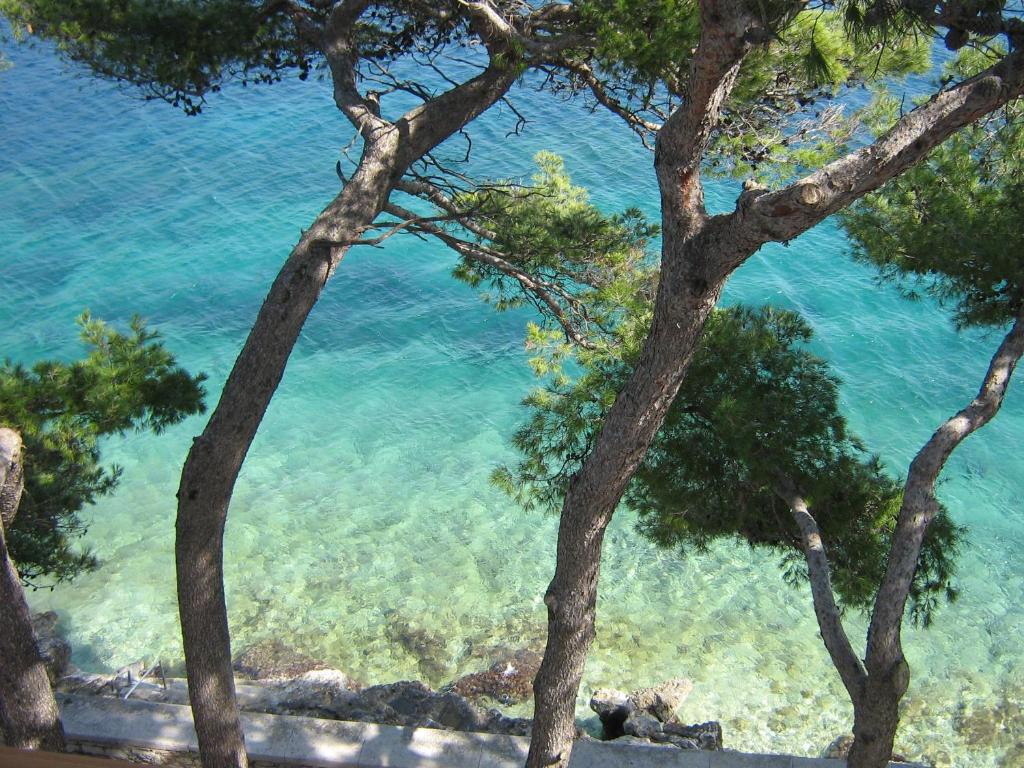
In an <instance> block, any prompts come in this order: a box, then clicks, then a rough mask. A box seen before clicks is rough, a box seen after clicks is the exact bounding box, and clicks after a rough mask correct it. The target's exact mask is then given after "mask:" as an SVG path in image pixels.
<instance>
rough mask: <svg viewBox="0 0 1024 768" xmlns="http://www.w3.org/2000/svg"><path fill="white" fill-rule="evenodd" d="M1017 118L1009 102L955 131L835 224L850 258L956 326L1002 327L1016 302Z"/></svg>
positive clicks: (1021, 185)
mask: <svg viewBox="0 0 1024 768" xmlns="http://www.w3.org/2000/svg"><path fill="white" fill-rule="evenodd" d="M1022 116H1024V112H1022V105H1021V104H1020V103H1018V102H1014V103H1012V104H1010V105H1009V106H1007V107H1006V108H1005V109H1004V110H1003V111H1002V112H1001V113H999V114H997V115H995V116H993V117H992V118H990V119H988V120H985V121H982V122H979V123H976V124H975V125H972V126H971V127H969V128H966V129H964V130H963V131H961V132H959V133H958V134H956V135H955V136H953V137H952V138H951V139H949V140H948V141H946V142H945V143H944V144H942V145H941V146H940V147H939V148H938V149H936V150H935V151H934V152H933V153H932V154H931V155H930V156H929V158H928V159H927V160H926V161H925V162H923V163H920V164H919V165H917V166H915V167H914V168H912V169H910V170H909V171H907V173H905V174H904V175H902V176H900V177H898V178H896V179H893V180H892V181H890V182H889V183H888V184H886V185H885V186H884V187H883V188H882V189H880V190H879V191H878V192H875V193H873V194H871V195H868V196H866V197H865V198H864V199H863V200H861V201H860V202H859V203H858V204H857V205H855V206H854V207H853V208H851V209H849V210H848V211H846V212H844V213H843V214H842V215H841V218H840V220H841V221H842V223H843V226H844V227H845V228H846V231H847V232H848V233H849V235H850V237H851V238H852V240H853V244H854V253H855V255H856V256H857V257H858V258H860V259H862V260H865V261H868V262H870V263H872V264H874V265H875V266H877V267H878V268H879V269H880V270H881V274H882V276H883V277H884V278H886V279H891V280H899V281H900V285H901V288H902V289H903V290H904V292H905V293H907V294H908V295H910V296H917V295H920V294H927V295H930V296H932V297H934V298H936V299H938V301H939V302H940V304H943V305H944V306H947V307H949V308H950V309H952V310H953V312H954V319H955V321H956V323H957V325H958V326H959V327H966V326H975V325H982V326H986V325H987V326H1001V325H1005V324H1006V323H1008V322H1009V321H1011V320H1012V319H1013V318H1014V317H1015V316H1016V314H1017V313H1018V312H1019V311H1020V309H1021V306H1022V304H1024V258H1022V254H1024V194H1022V193H1024V123H1022V121H1021V118H1022Z"/></svg>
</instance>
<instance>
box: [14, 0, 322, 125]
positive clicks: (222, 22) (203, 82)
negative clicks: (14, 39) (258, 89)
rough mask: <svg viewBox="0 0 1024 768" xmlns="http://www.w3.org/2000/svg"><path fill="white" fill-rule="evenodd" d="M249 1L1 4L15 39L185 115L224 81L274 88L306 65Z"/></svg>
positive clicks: (25, 0) (283, 29)
mask: <svg viewBox="0 0 1024 768" xmlns="http://www.w3.org/2000/svg"><path fill="white" fill-rule="evenodd" d="M263 7H264V6H263V4H262V3H254V2H250V1H249V0H191V1H185V0H155V1H154V0H115V1H114V2H109V1H108V0H0V13H2V14H3V15H5V16H6V17H7V18H8V19H9V20H10V22H11V25H12V27H13V28H14V30H15V31H16V32H20V33H29V34H33V35H37V36H39V37H43V38H47V39H50V40H53V41H54V42H55V43H56V44H57V46H58V48H59V49H60V50H61V52H62V53H64V54H65V55H66V56H68V57H69V58H70V59H72V60H74V61H78V62H82V63H83V64H85V65H87V66H88V67H90V68H91V69H92V70H93V71H94V72H96V73H97V74H99V75H101V76H103V77H108V78H111V79H113V80H117V81H121V82H126V83H131V84H133V85H138V86H141V87H142V88H143V89H144V92H145V94H146V95H145V98H160V99H164V100H166V101H168V102H170V103H172V104H173V105H174V106H178V107H181V108H183V109H184V110H185V111H186V112H187V113H189V114H196V113H198V112H199V111H201V109H202V105H203V102H204V97H205V95H206V94H208V93H210V92H216V91H217V90H219V89H220V87H221V84H222V83H223V82H225V81H227V80H236V79H237V80H241V81H242V82H243V83H248V82H262V83H269V82H275V81H277V80H279V79H280V76H281V75H280V73H281V72H282V71H283V70H285V69H288V68H291V67H300V68H303V69H305V70H307V71H308V67H309V65H308V62H307V61H306V58H305V56H304V55H303V53H302V50H301V48H300V47H299V46H298V44H297V43H296V41H295V39H294V35H293V33H292V32H291V25H290V24H289V23H288V21H287V19H286V18H285V17H284V16H283V15H280V14H271V13H268V12H266V11H265V10H263Z"/></svg>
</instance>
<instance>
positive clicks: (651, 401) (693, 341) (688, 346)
mask: <svg viewBox="0 0 1024 768" xmlns="http://www.w3.org/2000/svg"><path fill="white" fill-rule="evenodd" d="M709 240H713V238H710V239H709V238H700V241H701V243H700V244H698V243H697V242H691V243H689V244H688V247H690V248H701V247H703V245H708V244H709ZM692 261H695V260H688V259H686V258H683V257H680V256H678V255H677V256H676V257H674V258H669V259H667V260H666V262H665V263H666V269H665V272H664V273H663V275H662V279H661V285H660V286H659V290H658V299H657V307H658V308H657V309H656V311H655V319H654V324H653V326H652V328H651V332H650V334H649V335H648V338H647V342H646V344H645V346H644V351H643V354H642V355H641V357H640V361H639V362H638V363H637V366H636V368H635V369H634V371H633V374H632V375H631V377H630V379H629V382H628V383H627V384H626V386H625V388H624V389H623V390H622V392H621V393H620V394H619V396H618V398H617V399H616V400H615V404H614V405H613V406H612V408H611V410H610V411H609V412H608V416H607V418H606V419H605V423H604V426H603V427H602V429H601V432H600V433H599V434H598V436H597V438H596V439H595V441H594V447H593V449H592V451H591V454H590V456H589V457H588V458H587V460H586V462H585V463H584V465H583V467H582V468H581V469H580V471H579V473H577V475H576V476H575V477H574V478H573V480H572V482H571V483H570V485H569V490H568V492H567V493H566V497H565V502H564V504H563V507H562V516H561V520H560V524H559V529H558V550H557V561H556V566H555V575H554V578H553V579H552V581H551V585H550V586H549V587H548V590H547V593H546V595H545V598H544V602H545V603H546V604H547V606H548V636H547V645H546V647H545V650H544V659H543V661H542V663H541V666H540V670H539V671H538V673H537V677H536V680H535V682H534V702H535V707H534V721H533V732H532V738H531V742H530V754H529V757H528V759H527V766H529V767H530V768H541V766H549V765H565V764H566V763H567V761H568V759H569V751H570V748H571V744H572V741H573V738H574V737H575V732H576V726H575V707H576V694H577V691H578V690H579V685H580V681H581V679H582V677H583V666H584V663H585V662H586V657H587V652H588V651H589V649H590V644H591V642H592V641H593V639H594V614H595V607H596V604H597V584H598V576H599V574H600V563H601V545H602V542H603V540H604V532H605V529H606V528H607V526H608V523H609V522H610V521H611V518H612V514H613V513H614V511H615V508H616V507H617V506H618V503H619V501H620V499H621V498H622V494H623V493H624V492H625V489H626V485H627V484H628V483H629V481H630V479H631V478H632V477H633V474H634V473H635V472H636V470H637V468H638V467H639V465H640V463H641V462H642V461H643V458H644V455H645V454H646V452H647V448H648V447H649V446H650V444H651V441H652V440H653V439H654V436H655V434H656V433H657V431H658V429H659V428H660V427H661V424H662V422H663V421H664V419H665V415H666V413H667V412H668V409H669V406H671V404H672V401H673V399H674V398H675V396H676V393H677V392H678V391H679V385H680V384H681V382H682V380H683V376H684V374H685V372H686V368H687V367H688V365H689V363H690V359H691V357H692V355H693V351H694V350H695V349H696V346H697V343H698V341H699V340H700V337H701V334H702V332H703V329H704V323H705V321H706V320H707V318H708V316H709V315H710V314H711V311H712V309H713V308H714V306H715V304H716V302H717V301H718V296H719V293H720V291H721V288H722V286H723V285H724V283H725V275H723V274H714V273H712V274H697V273H695V272H691V271H689V269H688V267H689V265H690V264H691V263H692Z"/></svg>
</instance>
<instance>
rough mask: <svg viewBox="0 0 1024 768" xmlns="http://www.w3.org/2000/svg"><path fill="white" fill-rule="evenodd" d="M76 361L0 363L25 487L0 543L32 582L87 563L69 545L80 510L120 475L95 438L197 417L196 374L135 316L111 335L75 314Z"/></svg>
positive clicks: (6, 415)
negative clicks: (79, 354)
mask: <svg viewBox="0 0 1024 768" xmlns="http://www.w3.org/2000/svg"><path fill="white" fill-rule="evenodd" d="M78 323H79V327H80V328H81V338H82V341H83V343H84V344H85V345H86V347H87V348H88V352H87V354H86V356H85V357H84V358H82V359H80V360H76V361H74V362H70V363H66V362H60V361H56V360H45V361H41V362H38V363H35V364H33V365H32V366H31V367H26V366H24V365H21V364H18V363H14V362H12V361H10V360H5V361H4V362H3V364H2V365H0V425H3V426H6V427H10V428H12V429H14V430H16V431H17V432H18V433H19V434H20V435H21V437H22V440H23V441H24V446H25V448H24V453H25V457H24V464H25V491H24V494H23V495H22V500H21V504H20V506H19V507H18V514H17V517H16V518H15V520H14V523H13V524H12V525H11V527H10V528H9V529H8V530H7V543H8V547H9V549H10V554H11V558H12V560H14V562H15V563H16V564H17V566H18V570H19V573H20V575H21V578H22V580H23V581H25V582H26V583H28V584H30V585H33V586H38V585H40V584H41V583H42V581H43V580H53V581H56V582H60V581H66V580H68V579H72V578H74V577H75V576H76V575H78V574H79V573H81V572H82V571H85V570H91V569H93V568H95V567H96V566H97V564H98V563H97V560H96V558H95V556H94V555H93V554H92V553H91V552H90V551H89V550H88V549H81V548H79V547H78V546H77V542H76V539H77V538H78V537H80V536H81V535H82V534H83V533H84V532H85V525H84V523H83V522H82V520H81V518H80V517H79V513H80V512H81V511H82V509H83V508H84V507H85V506H86V505H88V504H91V503H93V502H94V501H95V500H96V499H97V498H98V497H100V496H102V495H104V494H107V493H110V492H111V491H112V490H113V489H114V488H115V486H116V485H117V482H118V480H119V478H120V476H121V470H120V468H119V467H117V466H116V465H105V464H103V463H102V460H101V455H100V439H101V438H103V437H105V436H108V435H116V434H123V433H125V432H128V431H131V430H152V431H154V432H161V431H162V430H164V429H165V428H166V427H168V426H170V425H172V424H176V423H177V422H179V421H181V420H182V419H184V418H185V417H186V416H189V415H191V414H195V413H201V412H202V411H203V397H204V394H205V391H204V388H203V386H202V382H203V380H204V379H205V377H204V376H203V375H202V374H199V375H197V376H192V375H191V374H189V373H188V372H187V371H185V370H184V369H183V368H181V367H180V366H179V365H177V363H176V362H175V359H174V357H173V356H172V355H171V353H170V352H168V351H167V349H165V348H164V346H163V344H162V343H161V342H160V341H159V340H158V338H159V337H158V335H157V334H156V333H155V332H153V331H150V330H148V329H147V328H146V326H145V325H144V323H143V322H142V321H141V320H140V319H139V318H134V319H133V320H132V322H131V326H130V329H129V331H128V333H121V332H119V331H117V330H115V329H113V328H112V327H110V326H109V325H107V324H106V323H104V322H102V321H100V320H96V319H93V318H92V317H90V315H89V314H88V313H85V314H83V315H82V316H81V317H80V318H79V321H78Z"/></svg>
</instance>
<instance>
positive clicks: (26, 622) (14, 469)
mask: <svg viewBox="0 0 1024 768" xmlns="http://www.w3.org/2000/svg"><path fill="white" fill-rule="evenodd" d="M21 454H22V447H21V437H20V436H19V435H18V434H17V433H16V432H14V431H13V430H10V429H6V428H0V518H2V520H3V524H2V525H0V727H2V728H3V734H4V741H5V743H6V744H7V746H9V747H14V748H16V749H45V750H49V751H52V752H63V751H64V729H63V728H62V727H61V722H60V713H59V711H58V710H57V702H56V701H55V700H54V698H53V691H52V689H51V688H50V679H49V678H48V677H47V675H46V666H45V664H44V663H43V657H42V656H41V655H40V653H39V649H38V647H37V646H36V637H35V633H34V632H33V631H32V621H31V618H30V613H29V609H28V603H27V602H26V600H25V591H24V590H23V589H22V586H21V580H20V579H19V578H18V571H17V570H16V569H15V567H14V563H13V562H11V558H10V555H9V554H8V552H7V540H6V537H5V536H4V526H6V525H8V524H9V523H10V522H11V520H13V519H14V515H15V514H16V513H17V510H18V503H19V502H20V500H21V492H22V489H23V487H24V476H23V474H22V463H21Z"/></svg>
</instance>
